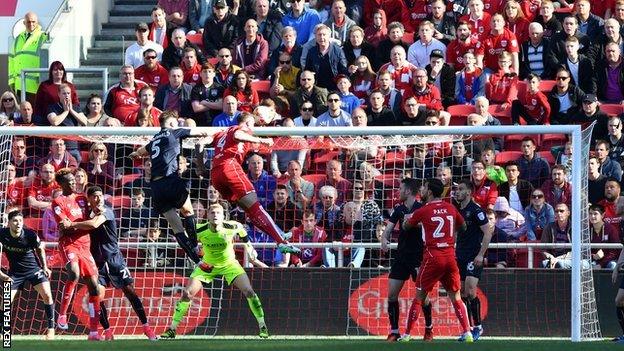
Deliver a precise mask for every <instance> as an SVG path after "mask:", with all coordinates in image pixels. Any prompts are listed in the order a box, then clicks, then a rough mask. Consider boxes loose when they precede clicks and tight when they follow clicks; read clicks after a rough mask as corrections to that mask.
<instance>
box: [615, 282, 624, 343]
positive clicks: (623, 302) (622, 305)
mask: <svg viewBox="0 0 624 351" xmlns="http://www.w3.org/2000/svg"><path fill="white" fill-rule="evenodd" d="M615 312H616V315H617V319H618V323H619V324H620V328H622V336H619V337H617V338H615V339H613V341H615V342H617V343H618V344H624V289H618V292H617V295H616V296H615Z"/></svg>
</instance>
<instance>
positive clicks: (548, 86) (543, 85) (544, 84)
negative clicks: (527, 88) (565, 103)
mask: <svg viewBox="0 0 624 351" xmlns="http://www.w3.org/2000/svg"><path fill="white" fill-rule="evenodd" d="M555 85H557V81H555V80H543V81H541V82H540V85H539V90H540V91H541V92H542V93H548V92H550V91H551V90H552V88H553V87H554V86H555Z"/></svg>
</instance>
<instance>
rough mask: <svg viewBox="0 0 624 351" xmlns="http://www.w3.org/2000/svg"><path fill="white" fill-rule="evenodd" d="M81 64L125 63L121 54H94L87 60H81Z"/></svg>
mask: <svg viewBox="0 0 624 351" xmlns="http://www.w3.org/2000/svg"><path fill="white" fill-rule="evenodd" d="M80 65H81V66H115V65H119V66H121V65H123V58H122V57H121V56H119V55H110V56H100V57H98V56H93V57H89V58H88V59H86V60H81V61H80Z"/></svg>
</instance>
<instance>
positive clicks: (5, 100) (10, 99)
mask: <svg viewBox="0 0 624 351" xmlns="http://www.w3.org/2000/svg"><path fill="white" fill-rule="evenodd" d="M9 101H13V98H6V99H2V102H9Z"/></svg>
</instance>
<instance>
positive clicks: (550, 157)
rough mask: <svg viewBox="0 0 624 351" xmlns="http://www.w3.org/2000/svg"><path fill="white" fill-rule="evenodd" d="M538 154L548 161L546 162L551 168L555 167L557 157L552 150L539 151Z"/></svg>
mask: <svg viewBox="0 0 624 351" xmlns="http://www.w3.org/2000/svg"><path fill="white" fill-rule="evenodd" d="M537 154H538V155H539V157H541V158H543V159H544V160H546V162H548V164H549V165H551V166H552V165H554V164H555V162H556V160H555V156H553V154H552V153H551V152H550V150H544V151H538V152H537Z"/></svg>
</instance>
